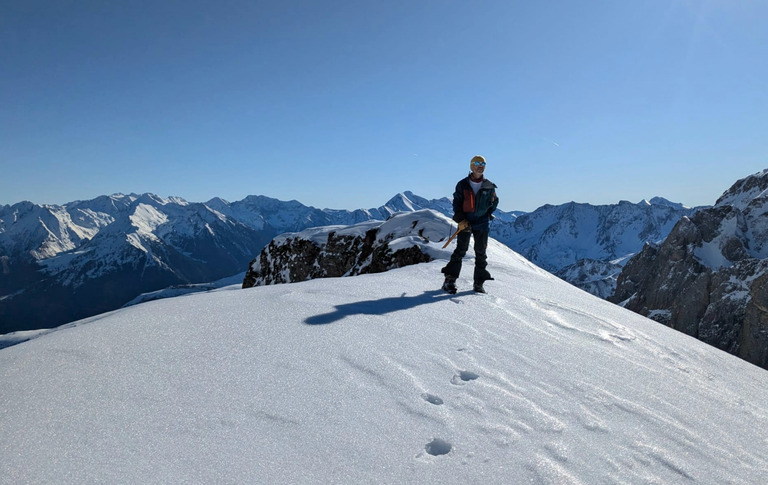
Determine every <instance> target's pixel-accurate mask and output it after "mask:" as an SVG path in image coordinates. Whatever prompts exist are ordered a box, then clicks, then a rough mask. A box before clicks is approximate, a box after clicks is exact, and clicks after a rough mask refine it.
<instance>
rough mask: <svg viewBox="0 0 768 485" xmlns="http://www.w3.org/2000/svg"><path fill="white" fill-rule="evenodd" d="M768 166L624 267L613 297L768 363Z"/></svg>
mask: <svg viewBox="0 0 768 485" xmlns="http://www.w3.org/2000/svg"><path fill="white" fill-rule="evenodd" d="M766 282H768V170H767V171H764V172H761V173H758V174H755V175H752V176H750V177H747V178H745V179H742V180H739V181H738V182H737V183H736V184H734V186H733V187H731V188H730V189H729V190H728V191H726V192H725V193H724V194H723V196H722V197H721V198H720V199H718V201H717V203H716V204H715V206H714V207H712V208H710V209H703V210H700V211H698V212H697V213H696V214H693V215H692V216H691V217H685V218H683V219H681V220H680V222H678V224H677V225H676V226H675V227H674V229H673V230H672V232H671V233H670V235H669V237H667V239H666V240H664V241H663V242H662V243H661V244H658V245H652V244H646V245H645V247H644V248H643V250H642V251H641V252H640V253H639V254H638V255H637V256H635V257H634V258H632V259H631V260H630V261H629V262H628V263H627V264H626V266H625V267H624V270H623V271H622V272H621V274H620V275H619V278H618V282H617V288H616V292H615V294H614V296H613V297H612V298H611V301H614V302H616V303H620V304H621V305H623V306H625V307H626V308H628V309H630V310H633V311H635V312H637V313H640V314H642V315H645V316H648V317H650V318H653V319H654V320H657V321H659V322H660V323H663V324H665V325H668V326H670V327H672V328H675V329H677V330H679V331H681V332H684V333H686V334H688V335H691V336H692V337H695V338H698V339H700V340H702V341H704V342H707V343H709V344H711V345H714V346H716V347H718V348H720V349H722V350H725V351H727V352H730V353H732V354H734V355H737V356H739V357H742V358H743V359H745V360H747V361H749V362H752V363H754V364H756V365H758V366H761V367H763V368H768V310H767V309H766V307H768V290H766V285H765V283H766Z"/></svg>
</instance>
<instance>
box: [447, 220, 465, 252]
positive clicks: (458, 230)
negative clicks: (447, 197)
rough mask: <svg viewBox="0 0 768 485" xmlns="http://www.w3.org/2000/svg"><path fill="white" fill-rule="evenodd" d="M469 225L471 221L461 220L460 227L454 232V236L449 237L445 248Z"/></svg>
mask: <svg viewBox="0 0 768 485" xmlns="http://www.w3.org/2000/svg"><path fill="white" fill-rule="evenodd" d="M467 227H469V222H467V221H461V222H459V228H458V229H456V232H454V233H453V236H451V237H449V238H448V240H447V241H446V242H445V244H443V249H445V248H447V247H448V245H449V244H451V241H453V238H455V237H456V236H458V235H459V233H460V232H461V231H463V230H464V229H466V228H467Z"/></svg>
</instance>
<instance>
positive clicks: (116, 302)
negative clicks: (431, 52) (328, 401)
mask: <svg viewBox="0 0 768 485" xmlns="http://www.w3.org/2000/svg"><path fill="white" fill-rule="evenodd" d="M654 200H656V199H652V201H654ZM610 207H613V206H606V207H601V206H598V207H595V206H589V205H586V204H584V205H575V204H566V205H564V206H558V207H555V206H547V207H545V208H542V209H541V210H538V211H536V212H534V213H532V214H530V215H528V214H524V213H520V212H502V211H497V212H496V220H495V221H494V222H493V227H492V237H495V238H497V239H498V240H500V241H501V242H503V243H505V244H507V245H510V246H511V247H513V248H514V249H516V250H518V251H519V252H521V253H523V254H524V255H526V257H529V258H531V259H533V260H534V261H535V262H536V263H537V264H539V265H542V266H543V267H545V268H547V269H549V270H553V271H554V270H557V269H559V268H562V267H563V266H567V265H570V264H573V263H575V262H577V261H579V260H580V259H584V258H590V257H591V258H594V259H597V260H600V259H608V260H614V259H618V258H620V257H622V256H625V255H626V254H629V253H631V252H632V251H637V250H639V249H640V248H641V247H642V244H643V243H644V242H645V241H647V240H648V239H649V238H651V239H655V238H656V237H661V236H660V235H659V231H656V230H655V229H654V228H655V227H657V226H658V224H656V223H655V222H653V221H652V222H653V223H650V224H649V223H646V222H645V221H646V220H647V219H648V218H647V217H646V218H645V219H643V217H639V218H638V216H637V213H638V212H643V211H645V212H648V213H655V212H657V211H658V212H660V213H664V212H665V211H666V212H670V211H672V210H671V209H669V208H666V207H662V206H661V205H658V204H653V203H652V204H651V205H650V206H648V205H647V204H631V203H628V202H627V203H621V204H619V205H618V206H616V207H617V209H616V210H613V211H612V210H611V209H610ZM423 209H431V210H435V211H437V212H439V213H442V214H444V215H446V216H449V217H450V216H451V215H452V207H451V201H450V200H449V199H448V198H442V199H433V200H427V199H424V198H422V197H419V196H417V195H415V194H413V193H412V192H408V191H406V192H402V193H400V194H397V195H396V196H395V197H393V198H392V199H391V200H390V201H388V202H387V203H386V204H385V205H383V206H381V207H378V208H371V209H358V210H354V211H349V210H331V209H317V208H314V207H307V206H304V205H303V204H301V203H300V202H298V201H288V202H283V201H279V200H276V199H271V198H268V197H263V196H250V197H247V198H245V199H243V200H242V201H236V202H228V201H225V200H223V199H221V198H213V199H211V200H210V201H208V202H206V203H200V202H188V201H185V200H184V199H181V198H179V197H168V198H163V197H159V196H157V195H154V194H128V195H125V194H115V195H112V196H102V197H98V198H96V199H93V200H90V201H76V202H72V203H69V204H65V205H63V206H38V205H35V204H32V203H29V202H24V203H19V204H14V205H13V206H2V207H0V258H4V259H2V261H3V263H2V269H3V274H7V275H10V276H9V277H8V278H7V279H5V280H4V281H3V285H2V286H0V312H5V313H4V315H5V316H4V318H3V319H2V321H0V333H3V332H7V331H11V330H19V329H34V328H40V327H50V326H55V325H58V324H61V323H64V322H66V321H71V320H72V319H75V318H81V317H84V316H87V315H89V314H92V312H97V311H106V310H109V309H114V308H118V307H120V306H122V305H123V304H125V303H127V302H128V301H130V300H132V299H133V298H136V297H137V296H138V295H140V294H142V293H147V292H154V291H158V290H161V289H163V288H167V287H171V286H185V285H194V284H199V283H207V282H210V281H214V280H218V279H220V278H224V277H227V276H230V275H233V274H238V273H242V272H243V271H244V270H245V269H246V268H247V267H248V262H249V261H251V260H252V259H253V257H254V256H255V255H257V254H259V252H260V251H261V249H262V248H263V247H264V246H266V245H267V244H268V243H269V242H270V240H271V239H272V238H273V237H275V236H277V235H279V234H281V233H285V232H297V231H302V230H304V229H306V228H309V227H318V226H332V225H337V226H349V225H353V224H358V223H364V222H366V221H371V220H379V221H384V220H387V219H388V218H390V217H391V216H392V215H393V214H396V213H398V212H401V211H403V210H406V211H414V210H423ZM603 212H605V213H612V214H613V217H612V218H606V219H605V220H603V219H600V218H599V217H594V214H595V213H603ZM671 214H672V215H669V217H670V218H673V217H675V216H676V215H679V214H676V213H674V211H672V212H671ZM560 216H562V217H566V218H568V220H563V221H559V220H558V219H557V217H560ZM652 219H653V218H651V219H650V220H652ZM626 221H638V222H636V223H635V224H634V225H633V224H631V223H628V222H626ZM595 225H599V227H596V226H595ZM612 226H613V228H615V230H614V229H612ZM627 226H631V227H627ZM665 227H666V226H664V227H662V229H661V231H663V230H664V229H665ZM646 228H650V229H649V230H645V229H646ZM572 229H576V230H575V231H572ZM564 231H565V232H564ZM566 232H567V234H566ZM589 234H592V235H594V236H592V237H584V236H585V235H589ZM577 236H578V237H577ZM595 238H597V239H595ZM594 244H599V245H600V248H601V250H600V251H592V250H585V249H584V248H587V247H590V246H589V245H594ZM569 248H570V249H569ZM41 270H42V271H41ZM577 278H578V277H577ZM75 290H77V292H78V293H79V294H80V295H81V297H79V298H80V299H78V297H76V296H75V295H74V294H73V292H74V291H75ZM40 302H42V303H40ZM94 302H99V304H103V305H105V306H99V307H98V308H93V305H94V304H95V303H94ZM48 305H50V310H48V309H47V306H48ZM62 307H63V308H62ZM88 312H90V313H88ZM19 325H21V327H20V326H19Z"/></svg>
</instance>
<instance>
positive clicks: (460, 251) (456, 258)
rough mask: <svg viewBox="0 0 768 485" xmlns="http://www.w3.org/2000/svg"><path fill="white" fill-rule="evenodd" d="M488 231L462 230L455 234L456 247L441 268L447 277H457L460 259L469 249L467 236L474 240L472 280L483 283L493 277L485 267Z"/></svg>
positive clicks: (459, 271)
mask: <svg viewBox="0 0 768 485" xmlns="http://www.w3.org/2000/svg"><path fill="white" fill-rule="evenodd" d="M488 233H489V231H487V230H486V231H471V232H470V231H468V230H467V231H462V232H460V233H459V235H458V236H456V249H455V250H454V251H453V254H452V255H451V260H450V261H449V262H448V264H447V265H445V267H444V268H443V269H442V270H441V271H442V272H443V274H444V275H445V276H447V277H452V278H458V277H459V273H461V261H462V259H464V256H466V254H467V250H468V249H469V238H470V237H472V238H474V240H475V274H474V280H475V283H477V284H481V285H482V284H483V282H484V281H486V280H490V279H493V278H491V274H490V273H488V271H487V270H486V269H485V268H486V267H487V266H488V256H487V255H486V254H485V252H486V250H487V249H488Z"/></svg>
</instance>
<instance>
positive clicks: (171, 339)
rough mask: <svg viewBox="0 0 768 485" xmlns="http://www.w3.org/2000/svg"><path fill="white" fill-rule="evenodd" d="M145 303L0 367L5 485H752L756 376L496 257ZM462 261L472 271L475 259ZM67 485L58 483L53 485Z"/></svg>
mask: <svg viewBox="0 0 768 485" xmlns="http://www.w3.org/2000/svg"><path fill="white" fill-rule="evenodd" d="M489 261H490V263H491V266H490V269H491V271H492V272H493V274H494V277H495V278H496V280H495V281H491V282H489V283H488V284H487V287H488V290H489V291H490V293H489V294H487V295H476V294H474V293H472V292H471V291H466V290H467V289H469V288H470V287H471V276H470V275H467V274H465V275H463V277H462V278H460V280H459V287H460V291H459V293H458V294H457V295H454V296H452V295H447V294H444V293H442V292H440V291H439V290H437V289H436V288H435V280H436V279H439V278H440V267H441V266H442V265H443V264H444V263H445V261H444V260H443V261H434V262H432V263H426V264H420V265H415V266H409V267H406V268H401V269H397V270H393V271H389V272H386V273H380V274H371V275H362V276H356V277H354V278H333V279H322V280H313V281H307V282H302V283H295V284H290V285H277V286H268V287H259V288H252V289H248V290H239V289H237V287H230V288H224V289H222V290H219V291H215V292H211V293H207V294H198V295H192V296H185V297H179V298H170V299H167V300H162V301H154V302H149V303H145V304H141V305H137V306H133V307H130V308H127V309H123V310H118V311H115V312H112V313H110V314H105V315H100V316H98V317H93V318H90V319H87V320H83V321H79V322H76V323H73V324H70V325H68V326H66V327H65V328H62V329H60V330H57V331H54V332H50V333H48V334H46V335H43V336H40V337H38V338H36V339H33V340H30V341H28V342H25V343H21V344H18V345H15V346H13V347H9V348H5V349H2V350H0V402H2V403H3V408H2V412H1V413H0V429H1V430H2V433H0V450H12V451H10V452H6V453H0V476H1V477H3V480H7V481H9V483H58V482H61V481H62V480H65V481H67V482H71V483H157V482H159V483H270V484H288V483H306V484H314V483H317V484H321V483H322V484H326V483H398V484H399V483H441V484H442V483H445V484H452V483H482V484H489V485H495V484H504V485H506V484H509V483H568V484H577V483H583V484H593V483H632V484H634V483H664V484H667V483H670V484H672V483H675V484H677V483H698V484H721V483H730V484H734V485H741V484H745V485H746V484H749V485H752V484H757V483H765V481H766V478H768V457H766V454H765V453H764V452H763V450H764V447H765V443H766V442H768V377H767V376H768V374H766V372H765V371H763V370H760V369H758V368H756V367H754V366H751V365H749V364H747V363H745V362H743V361H741V360H738V359H736V358H734V357H732V356H729V355H727V354H725V353H723V352H721V351H718V350H716V349H714V348H712V347H709V346H706V345H704V344H702V343H701V342H698V341H696V340H694V339H691V338H688V337H686V336H684V335H682V334H680V333H678V332H675V331H672V330H671V329H668V328H665V327H663V326H661V325H659V324H657V323H655V322H651V321H649V320H647V319H645V318H643V317H640V316H638V315H636V314H634V313H631V312H628V311H626V310H624V309H622V308H620V307H618V306H615V305H612V304H610V303H607V302H605V301H603V300H600V299H597V298H594V297H591V296H590V295H587V294H585V293H584V292H582V291H580V290H578V289H576V288H574V287H572V286H570V285H568V284H566V283H565V282H563V281H561V280H559V279H557V278H555V277H553V276H552V275H550V274H548V273H546V272H544V271H543V270H541V269H539V268H537V267H535V266H533V265H531V264H530V263H529V262H528V261H526V260H525V259H524V258H522V257H520V256H519V255H517V254H515V253H514V252H512V251H511V250H509V249H508V248H506V247H504V246H502V245H501V244H498V243H495V242H492V243H491V244H490V246H489ZM469 263H471V261H469ZM63 477H65V478H63Z"/></svg>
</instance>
